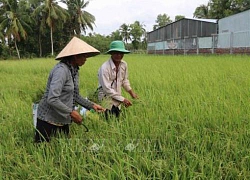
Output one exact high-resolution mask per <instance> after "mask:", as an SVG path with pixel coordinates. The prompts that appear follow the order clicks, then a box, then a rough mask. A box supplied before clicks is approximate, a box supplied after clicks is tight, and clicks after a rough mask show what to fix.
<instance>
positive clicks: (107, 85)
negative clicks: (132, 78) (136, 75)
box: [98, 58, 131, 109]
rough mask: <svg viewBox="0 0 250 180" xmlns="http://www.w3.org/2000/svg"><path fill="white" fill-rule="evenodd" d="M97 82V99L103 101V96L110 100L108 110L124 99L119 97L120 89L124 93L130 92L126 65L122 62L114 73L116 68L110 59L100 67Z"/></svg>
mask: <svg viewBox="0 0 250 180" xmlns="http://www.w3.org/2000/svg"><path fill="white" fill-rule="evenodd" d="M98 82H99V93H98V99H99V100H103V98H104V97H105V96H106V97H109V98H111V99H112V102H111V103H110V105H109V107H107V108H108V109H110V108H111V107H112V105H115V106H119V105H120V103H121V102H122V101H123V100H124V97H123V96H122V95H121V87H123V88H124V89H125V90H126V91H129V90H131V87H130V82H129V80H128V67H127V63H126V62H125V61H123V60H122V61H121V63H120V65H119V67H118V72H117V73H116V66H115V64H114V62H113V61H112V59H111V58H110V59H109V60H108V61H106V62H104V63H103V64H102V66H101V67H100V69H99V71H98Z"/></svg>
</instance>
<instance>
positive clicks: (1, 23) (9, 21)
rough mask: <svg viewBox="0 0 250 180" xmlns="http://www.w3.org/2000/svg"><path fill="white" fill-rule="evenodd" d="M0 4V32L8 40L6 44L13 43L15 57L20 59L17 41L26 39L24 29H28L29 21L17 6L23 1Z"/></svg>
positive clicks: (2, 1) (8, 0)
mask: <svg viewBox="0 0 250 180" xmlns="http://www.w3.org/2000/svg"><path fill="white" fill-rule="evenodd" d="M0 3H1V6H0V32H1V34H2V35H3V36H4V37H5V38H7V39H8V44H11V42H10V41H11V40H13V41H14V44H15V49H16V52H17V56H18V58H19V59H20V53H19V49H18V46H17V41H20V40H21V39H22V38H23V39H26V38H27V32H26V29H28V28H29V29H30V26H29V25H28V23H27V22H28V21H31V19H30V17H29V16H28V14H27V13H26V12H25V11H23V9H22V10H21V9H20V6H19V4H20V3H25V1H16V0H1V1H0Z"/></svg>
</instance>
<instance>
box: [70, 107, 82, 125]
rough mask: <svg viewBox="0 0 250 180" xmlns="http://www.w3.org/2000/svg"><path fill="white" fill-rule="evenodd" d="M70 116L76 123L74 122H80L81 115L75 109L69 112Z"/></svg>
mask: <svg viewBox="0 0 250 180" xmlns="http://www.w3.org/2000/svg"><path fill="white" fill-rule="evenodd" d="M70 116H71V117H72V120H73V121H74V122H75V123H76V124H82V116H81V115H80V114H79V113H78V112H77V111H75V110H73V111H72V112H71V113H70Z"/></svg>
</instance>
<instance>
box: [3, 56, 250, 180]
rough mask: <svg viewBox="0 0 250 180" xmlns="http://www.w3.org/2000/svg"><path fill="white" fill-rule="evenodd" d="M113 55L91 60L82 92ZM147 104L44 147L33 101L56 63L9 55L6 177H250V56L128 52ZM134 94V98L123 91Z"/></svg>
mask: <svg viewBox="0 0 250 180" xmlns="http://www.w3.org/2000/svg"><path fill="white" fill-rule="evenodd" d="M108 58H109V56H106V55H100V56H96V57H93V58H89V59H88V61H87V62H86V63H85V65H84V66H83V67H82V68H81V70H80V91H81V94H82V95H83V96H86V97H88V96H89V95H90V94H91V93H92V92H94V91H95V89H96V88H97V85H98V83H97V71H98V68H99V67H100V65H101V64H102V63H103V62H104V61H105V60H107V59H108ZM124 59H125V60H126V62H127V63H128V67H129V79H130V82H131V85H132V87H133V89H134V91H135V92H136V93H137V94H138V95H139V97H140V99H139V100H133V106H131V107H129V108H127V109H126V108H125V107H123V109H122V117H121V118H120V119H119V120H116V119H111V120H109V121H106V120H105V119H104V118H103V117H102V116H101V115H99V118H97V119H86V120H84V124H85V125H86V126H87V127H88V128H89V132H85V129H84V127H83V126H79V125H77V124H72V125H71V127H70V128H71V129H70V130H71V138H69V139H68V138H65V137H60V138H53V139H52V142H50V143H43V144H41V145H35V144H34V143H33V136H34V132H35V129H34V127H33V120H32V107H31V105H32V103H33V102H34V101H37V100H38V97H39V96H40V94H41V92H42V91H43V90H44V88H45V86H46V82H47V78H48V74H49V71H50V70H51V69H52V67H53V66H54V65H55V64H56V63H57V61H55V60H53V59H30V60H8V61H0V67H1V68H0V81H1V86H0V116H1V119H0V127H1V133H0V179H100V180H102V179H159V180H160V179H215V180H218V179H223V180H224V179H250V123H249V119H250V114H249V112H250V105H249V104H250V93H249V92H250V57H249V56H230V55H223V56H153V55H125V56H124ZM123 94H124V96H125V97H127V98H129V99H130V97H129V96H128V94H126V93H125V92H123Z"/></svg>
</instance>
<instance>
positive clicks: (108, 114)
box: [105, 105, 121, 120]
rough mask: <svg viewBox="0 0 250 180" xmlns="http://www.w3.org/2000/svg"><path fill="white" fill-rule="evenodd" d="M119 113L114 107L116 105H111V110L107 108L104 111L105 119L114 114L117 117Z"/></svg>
mask: <svg viewBox="0 0 250 180" xmlns="http://www.w3.org/2000/svg"><path fill="white" fill-rule="evenodd" d="M120 113H121V110H120V109H119V108H118V107H116V106H114V105H113V106H112V108H111V110H109V109H107V110H106V111H105V118H106V120H108V119H109V118H111V116H115V117H116V118H119V117H120Z"/></svg>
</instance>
